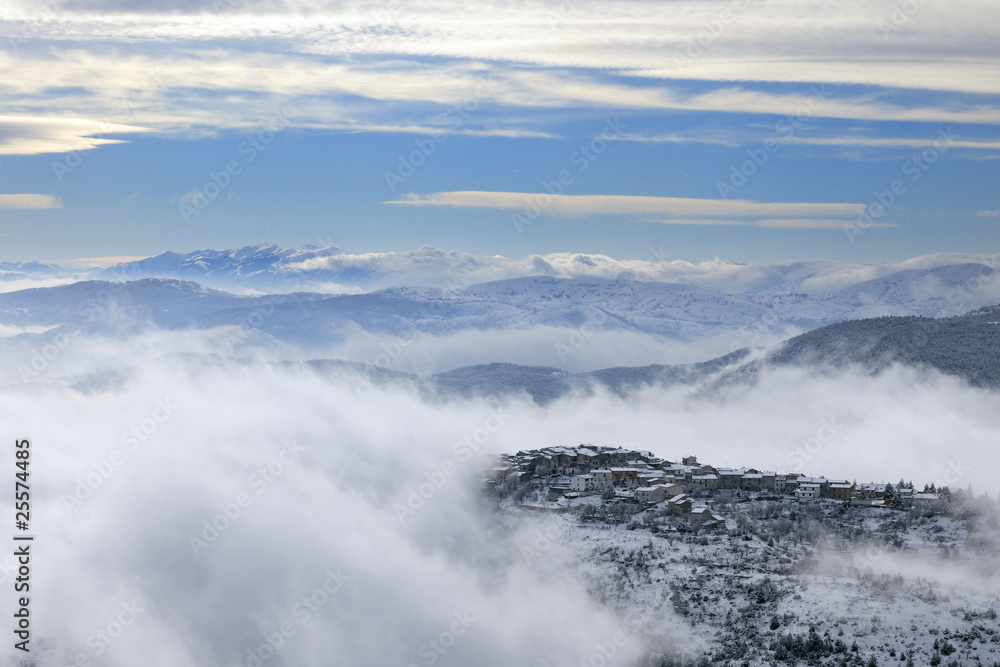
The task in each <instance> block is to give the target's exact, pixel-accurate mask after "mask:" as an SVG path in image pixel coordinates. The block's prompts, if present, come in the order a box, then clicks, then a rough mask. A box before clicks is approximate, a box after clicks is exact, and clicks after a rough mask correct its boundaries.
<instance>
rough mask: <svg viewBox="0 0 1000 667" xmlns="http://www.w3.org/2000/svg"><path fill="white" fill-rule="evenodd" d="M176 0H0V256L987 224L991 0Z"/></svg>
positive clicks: (835, 255)
mask: <svg viewBox="0 0 1000 667" xmlns="http://www.w3.org/2000/svg"><path fill="white" fill-rule="evenodd" d="M176 7H177V6H176V5H169V6H168V5H164V6H163V8H160V7H158V6H157V4H156V3H142V4H141V5H138V6H137V5H134V4H132V3H129V2H118V1H116V0H111V1H104V2H88V1H86V0H77V1H76V2H67V3H63V4H54V3H53V4H51V5H48V6H46V7H43V8H42V9H39V8H38V6H37V4H36V5H32V4H29V3H24V4H23V5H19V4H18V3H16V2H15V3H13V4H11V5H10V8H9V9H8V11H7V12H6V13H5V15H4V16H3V18H2V20H0V42H3V43H4V46H6V47H7V48H5V49H4V50H2V51H0V66H2V68H3V70H4V71H5V72H7V73H9V74H5V76H4V81H3V82H2V83H0V96H2V99H3V100H4V105H3V107H2V109H0V233H3V234H4V235H5V236H4V237H3V238H2V241H0V258H2V259H6V260H27V259H45V260H53V261H65V260H68V259H72V258H81V257H128V256H145V255H150V254H155V253H158V252H162V251H164V250H178V251H189V250H194V249H198V248H223V247H235V246H242V245H249V244H255V243H261V242H271V243H276V244H279V245H298V244H305V243H312V244H316V245H331V244H332V245H337V246H340V247H343V248H345V249H348V250H350V251H352V252H375V251H404V250H412V249H415V248H418V247H420V246H422V245H432V246H436V247H439V248H445V249H449V250H460V251H465V252H470V253H474V254H481V255H492V254H502V255H505V256H508V257H515V258H518V257H525V256H528V255H530V254H536V253H538V254H544V253H554V252H581V253H603V254H607V255H610V256H613V257H617V258H621V259H657V258H659V257H662V258H664V259H684V260H688V261H695V262H698V261H705V260H709V259H712V258H714V257H719V258H723V259H727V260H732V261H737V262H757V261H780V260H787V259H795V258H807V257H808V258H830V259H839V260H844V261H849V262H862V263H863V262H881V261H896V260H901V259H904V258H906V257H913V256H917V255H922V254H928V253H933V252H939V251H954V252H992V251H996V250H997V246H998V241H1000V235H998V230H1000V188H998V187H997V185H998V183H1000V178H998V177H1000V168H998V162H997V157H998V156H1000V132H998V131H997V127H998V125H1000V76H998V73H1000V68H998V64H1000V55H998V51H997V49H996V47H995V41H994V39H993V35H991V34H990V32H991V30H990V26H995V25H997V23H998V22H1000V8H998V7H997V6H996V5H995V3H983V2H969V1H966V0H962V1H959V2H955V3H950V4H949V5H948V6H941V5H937V4H933V3H930V2H918V1H917V0H909V3H894V2H848V1H846V0H839V1H838V2H834V3H828V5H826V6H824V7H823V8H817V7H816V6H814V5H813V4H812V3H803V2H795V1H792V0H773V1H768V2H764V1H759V0H758V1H754V2H749V1H747V0H735V1H732V0H730V1H725V0H721V1H714V0H711V1H702V2H686V1H684V2H667V3H653V2H644V1H638V2H634V1H633V2H615V3H608V2H591V1H587V2H584V1H583V0H581V1H580V2H570V1H569V0H564V1H563V2H561V3H555V2H549V3H546V2H533V3H522V4H517V5H508V4H504V3H494V4H486V5H483V6H480V7H476V8H466V7H465V6H464V5H458V4H456V3H451V2H445V1H441V2H433V3H421V5H420V9H409V8H403V7H402V6H401V5H400V4H398V3H394V2H392V0H390V1H389V2H382V3H377V2H373V3H365V2H362V3H358V4H355V5H352V7H351V9H349V10H344V9H339V8H338V7H337V6H334V5H326V4H323V3H280V4H277V3H263V2H262V3H253V2H240V3H236V2H232V3H229V2H227V1H226V0H220V1H219V2H218V3H216V5H215V6H213V4H212V3H204V4H199V3H191V4H190V5H182V6H181V9H177V8H176ZM81 149H83V150H81ZM560 179H561V180H562V183H561V184H560V183H559V181H560ZM546 184H547V185H546ZM546 190H548V191H551V192H557V190H558V196H556V197H549V196H548V194H547V192H546ZM893 190H895V192H893ZM890 200H891V201H890ZM883 205H885V208H884V209H883V208H882V206H883ZM866 214H867V217H865V216H866ZM859 220H860V222H859Z"/></svg>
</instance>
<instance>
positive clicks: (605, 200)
mask: <svg viewBox="0 0 1000 667" xmlns="http://www.w3.org/2000/svg"><path fill="white" fill-rule="evenodd" d="M384 203H386V204H391V205H396V206H416V207H421V206H444V207H452V208H494V209H507V210H519V211H529V212H534V213H533V215H539V214H545V215H552V216H561V217H584V216H592V215H629V216H637V217H640V218H644V219H649V218H650V216H664V215H666V216H675V217H676V219H675V220H674V221H673V222H672V221H671V220H670V219H656V221H657V222H664V223H668V224H687V225H695V224H705V225H724V224H752V225H758V226H762V227H799V228H805V227H809V226H812V227H814V228H822V229H834V228H837V229H840V228H843V226H844V225H845V224H848V223H849V222H850V221H849V219H847V218H839V219H835V220H830V219H816V220H811V219H808V218H813V217H815V218H827V216H837V215H842V216H857V215H858V214H859V213H861V211H862V210H864V206H863V205H862V204H848V203H843V204H841V203H791V202H780V203H764V202H755V201H747V200H742V199H729V200H727V199H691V198H682V197H647V196H632V195H550V194H548V193H529V192H485V191H462V192H437V193H433V194H427V195H417V194H412V193H411V194H409V195H407V196H406V197H405V198H404V199H400V200H395V201H387V202H384ZM688 216H705V219H704V220H700V219H698V218H691V217H688ZM712 216H729V219H718V218H714V219H713V218H712ZM764 216H774V217H781V218H788V219H787V220H778V219H773V218H772V219H767V220H761V221H757V222H746V221H745V219H746V218H754V217H764Z"/></svg>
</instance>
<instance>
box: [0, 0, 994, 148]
mask: <svg viewBox="0 0 1000 667" xmlns="http://www.w3.org/2000/svg"><path fill="white" fill-rule="evenodd" d="M219 4H220V5H221V6H216V7H215V8H213V6H212V4H211V3H205V4H202V5H197V4H195V3H190V4H185V5H182V6H179V7H173V6H171V7H170V8H164V7H160V6H159V5H154V6H153V10H154V11H151V12H137V11H134V3H132V2H108V3H84V2H81V3H78V4H76V5H74V6H72V7H69V6H66V7H61V8H60V12H59V15H58V20H51V19H52V18H53V17H48V19H45V18H44V17H43V18H42V19H41V20H39V19H38V17H37V16H36V13H35V12H34V11H32V8H31V6H30V5H23V6H20V10H21V11H20V12H19V11H18V7H19V6H17V5H15V6H14V7H12V9H11V12H10V13H9V15H8V18H7V26H8V27H9V30H8V33H9V34H11V35H13V36H15V38H16V36H17V35H20V34H28V35H30V38H25V39H24V40H23V41H24V42H26V45H21V44H20V43H18V45H19V46H24V48H18V49H12V50H11V51H10V52H8V53H4V54H0V68H2V69H3V70H4V71H6V72H8V73H9V74H8V76H7V77H6V78H5V86H6V89H5V93H6V97H7V98H8V99H9V100H10V105H11V106H14V107H16V108H18V109H23V110H24V111H25V113H30V114H32V115H36V116H52V115H60V116H68V115H70V114H77V115H80V114H84V115H86V116H89V117H103V118H112V119H115V120H116V122H119V123H124V122H126V121H128V122H129V123H130V124H139V125H143V126H146V127H153V128H156V130H157V131H160V132H181V133H186V134H192V133H198V132H215V131H218V130H220V129H225V128H229V129H233V128H244V129H245V128H251V127H258V126H259V125H260V123H262V122H265V121H266V118H267V117H268V115H269V113H271V110H272V108H273V107H274V105H276V104H277V105H278V106H280V105H281V104H290V105H291V106H293V107H294V108H295V110H296V113H295V118H294V121H293V125H294V126H295V127H301V128H322V129H330V130H340V131H355V130H356V131H389V132H395V131H409V132H418V133H426V132H427V131H429V128H433V127H434V123H433V122H431V119H432V118H433V117H434V116H439V115H440V114H441V113H442V112H443V111H446V110H447V109H448V108H449V107H451V106H453V105H454V104H456V103H462V102H466V101H470V100H472V99H474V98H475V97H476V91H477V89H478V87H479V86H480V85H481V83H482V82H483V81H487V80H488V81H490V82H492V83H493V84H495V85H493V90H492V92H491V94H490V95H489V97H488V99H487V98H484V99H483V100H482V102H483V104H482V105H481V106H480V107H479V108H477V110H476V113H475V114H474V117H473V118H471V119H470V120H468V122H467V123H466V124H465V125H463V127H461V128H453V127H452V128H449V127H445V128H444V131H447V132H456V133H462V134H470V135H477V134H481V135H486V136H494V135H495V136H510V137H522V136H523V137H535V136H549V135H553V134H558V130H557V129H554V125H555V123H554V122H553V121H552V119H551V117H550V116H549V115H547V114H545V113H544V111H545V110H546V109H572V110H577V109H581V108H584V109H591V110H602V111H605V110H608V109H615V110H634V111H640V112H662V111H701V112H716V113H723V114H732V113H738V114H768V115H777V116H795V115H798V114H802V113H805V114H807V115H808V116H809V117H825V118H843V119H856V120H864V121H868V122H870V123H872V124H877V123H882V122H884V121H910V122H934V123H955V124H959V123H977V124H988V125H995V124H997V123H998V122H1000V107H997V105H996V104H995V103H993V102H992V101H990V99H989V98H985V97H984V95H995V94H997V93H1000V84H998V82H997V79H996V77H991V76H988V75H987V74H984V73H985V72H990V71H992V70H993V69H995V67H996V65H997V56H996V53H995V49H994V48H993V44H992V37H993V36H992V35H991V34H990V33H989V32H988V30H987V29H986V28H985V27H984V26H987V25H990V18H991V17H993V18H998V19H1000V16H993V15H994V14H995V13H996V12H997V11H998V10H996V9H995V8H990V9H989V10H986V9H984V8H983V7H982V6H981V5H980V4H976V3H972V2H971V1H969V0H964V1H963V2H960V3H958V5H957V6H955V5H953V6H952V8H951V9H949V10H948V11H943V10H941V9H939V8H935V7H928V6H926V5H925V6H922V7H921V8H920V11H919V12H918V14H919V15H918V16H914V17H910V19H909V20H908V23H907V25H906V30H905V32H904V33H901V34H896V33H894V34H893V35H891V36H887V35H886V34H883V31H880V29H879V27H878V26H879V24H880V22H883V23H884V22H885V21H886V20H887V17H889V15H890V14H891V9H889V8H885V7H880V6H877V5H872V4H870V3H869V4H864V3H859V2H855V1H853V0H842V1H841V2H839V3H834V4H833V5H831V6H829V7H824V8H823V9H822V10H819V11H817V10H816V9H815V8H814V7H809V8H808V11H805V10H804V9H803V7H804V6H803V5H802V4H801V2H794V1H792V0H772V1H771V2H768V3H751V4H750V5H749V6H747V7H742V8H737V9H738V11H736V14H737V16H736V17H735V20H732V21H730V22H728V23H725V22H723V21H722V19H721V14H720V12H721V11H722V9H724V8H720V7H719V6H718V4H717V3H699V2H694V1H693V0H683V1H681V2H676V3H670V5H669V7H654V6H653V5H652V4H651V3H649V2H636V1H632V2H629V1H623V2H616V3H608V4H598V5H591V6H588V7H585V8H584V7H580V6H576V5H572V6H570V5H567V4H566V3H554V2H553V3H546V2H543V3H540V4H537V5H532V6H524V7H521V6H518V7H514V6H511V5H509V3H487V4H486V5H483V6H482V7H476V8H468V7H464V6H463V7H462V8H461V9H462V11H461V16H462V20H460V21H456V20H455V16H456V8H457V5H456V4H455V3H454V2H434V3H424V4H421V5H420V7H419V9H415V8H403V7H399V8H395V9H392V10H389V9H387V8H386V7H384V5H382V4H379V3H377V2H361V3H358V4H356V5H352V6H351V7H350V8H344V7H342V6H337V5H331V4H329V3H311V2H309V3H297V2H296V3H291V2H290V3H268V2H264V3H229V2H221V3H219ZM157 7H160V9H161V10H162V12H163V13H156V11H155V10H156V8H157ZM729 9H730V10H733V8H732V7H730V8H729ZM216 10H217V11H216ZM883 10H888V14H887V13H886V12H885V11H883ZM984 11H986V12H987V15H986V16H984V15H983V12H984ZM206 15H208V16H211V18H212V19H214V20H206ZM499 17H502V18H499ZM791 17H794V19H793V18H791ZM709 24H711V25H716V24H717V25H720V26H722V28H721V29H720V30H717V31H715V33H713V34H711V35H710V36H709V37H710V39H709V40H708V46H698V44H699V42H698V41H696V40H701V42H702V43H704V42H705V40H704V33H705V30H706V28H705V26H706V25H709ZM776 26H780V30H781V33H780V34H781V39H774V30H776V29H779V28H776ZM943 34H948V35H952V36H955V35H960V36H961V38H956V37H953V38H951V39H948V40H943V38H942V35H943ZM164 42H169V43H183V44H184V49H183V50H179V49H178V50H172V51H170V52H163V51H162V50H161V49H160V45H161V44H162V43H164ZM512 44H513V45H516V48H512V46H511V45H512ZM27 45H31V46H33V47H35V48H28V47H27ZM40 45H44V47H45V48H37V47H39V46H40ZM692 45H695V46H698V49H699V53H698V54H697V55H696V56H695V57H692V56H691V55H690V54H689V53H688V52H689V51H690V49H691V47H692ZM512 53H513V54H515V55H513V56H512ZM928 53H932V54H935V57H934V62H928V60H927V54H928ZM943 54H947V55H943ZM54 64H57V65H58V66H54ZM680 80H688V81H680ZM81 81H83V82H86V86H85V87H82V86H81V85H80V82H81ZM690 81H699V82H702V83H701V84H700V85H697V86H692V85H690V83H689V82H690ZM809 83H818V84H829V85H830V88H828V89H826V88H823V87H822V86H813V87H810V86H809V85H808V84H809ZM790 84H791V85H790ZM841 84H843V85H844V86H843V87H841V88H839V89H835V88H834V87H835V86H840V85H841ZM859 87H860V89H859ZM913 89H918V90H921V91H925V92H928V94H925V95H923V96H921V98H919V101H915V98H914V96H913V95H912V92H911V91H912V90H913ZM817 91H818V92H817ZM515 110H516V111H517V112H518V113H519V114H520V115H521V116H522V117H520V118H517V119H512V118H511V116H512V113H511V112H512V111H515ZM430 131H441V128H438V129H437V130H430ZM664 136H665V137H668V138H669V139H665V140H678V137H677V135H676V134H674V135H670V134H667V135H664ZM680 140H683V139H680ZM889 141H892V140H889ZM899 141H902V140H899ZM899 141H896V142H895V143H892V144H891V145H893V146H900V145H901V144H900V143H899ZM984 143H986V144H989V143H991V140H984ZM848 145H849V144H848ZM868 145H871V144H870V143H869V144H868ZM888 145H890V144H887V146H888ZM987 147H988V146H984V148H987ZM969 148H976V147H975V146H971V145H970V146H969ZM993 149H994V148H990V150H993Z"/></svg>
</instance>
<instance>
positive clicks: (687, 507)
mask: <svg viewBox="0 0 1000 667" xmlns="http://www.w3.org/2000/svg"><path fill="white" fill-rule="evenodd" d="M667 507H669V508H670V513H671V514H688V513H690V512H691V499H690V498H688V497H687V496H686V495H685V494H683V493H682V494H681V495H679V496H674V497H673V498H671V499H670V500H669V501H667Z"/></svg>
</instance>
